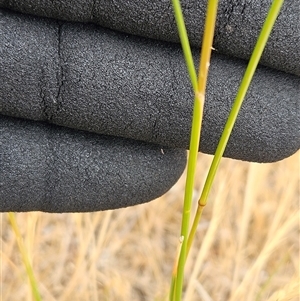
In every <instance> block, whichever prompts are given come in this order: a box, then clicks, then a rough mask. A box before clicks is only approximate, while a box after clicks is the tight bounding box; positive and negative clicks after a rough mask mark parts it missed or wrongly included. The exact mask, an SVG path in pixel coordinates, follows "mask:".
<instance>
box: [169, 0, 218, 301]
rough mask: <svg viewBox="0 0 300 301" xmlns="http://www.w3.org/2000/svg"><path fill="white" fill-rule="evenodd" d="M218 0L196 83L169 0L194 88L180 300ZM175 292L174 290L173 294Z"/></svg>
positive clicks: (177, 282)
mask: <svg viewBox="0 0 300 301" xmlns="http://www.w3.org/2000/svg"><path fill="white" fill-rule="evenodd" d="M217 6H218V0H210V1H209V3H208V7H207V18H206V23H205V32H204V35H203V47H202V51H201V62H200V69H199V78H198V80H199V81H198V84H197V81H196V82H195V74H196V72H195V71H194V64H193V59H192V55H191V50H190V46H189V43H188V38H187V33H186V29H185V25H184V21H183V16H182V11H181V8H180V3H179V1H178V0H173V7H174V13H175V18H176V22H177V26H178V31H179V35H180V40H181V43H182V48H183V51H184V55H185V59H186V64H187V67H188V69H189V70H190V71H189V73H190V77H191V81H192V85H193V88H194V91H195V100H194V108H193V119H192V129H191V138H190V148H189V149H190V152H189V159H188V164H187V178H186V187H185V195H184V208H183V213H182V224H181V250H180V256H179V261H178V266H177V272H176V274H175V275H174V277H173V278H174V280H173V278H172V285H171V293H170V298H171V299H170V300H172V301H173V297H174V300H176V301H179V300H181V295H182V286H183V278H184V266H185V261H186V254H187V237H188V232H189V223H190V213H191V204H192V197H193V187H194V178H195V172H196V165H197V156H198V150H199V141H200V133H201V123H202V115H203V107H204V99H205V97H204V95H205V88H206V81H207V74H208V68H209V61H210V55H211V49H212V40H213V35H214V28H215V20H216V14H217ZM174 291H175V293H174Z"/></svg>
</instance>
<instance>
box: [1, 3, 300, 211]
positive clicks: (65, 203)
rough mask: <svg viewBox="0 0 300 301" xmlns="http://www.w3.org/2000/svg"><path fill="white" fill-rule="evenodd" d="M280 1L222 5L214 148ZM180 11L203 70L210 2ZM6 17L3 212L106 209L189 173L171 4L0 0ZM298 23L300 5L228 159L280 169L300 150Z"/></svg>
mask: <svg viewBox="0 0 300 301" xmlns="http://www.w3.org/2000/svg"><path fill="white" fill-rule="evenodd" d="M269 5H270V1H267V0H265V1H259V2H251V3H244V2H239V1H237V2H236V3H233V2H232V1H222V2H221V3H220V7H219V15H218V20H217V28H216V35H215V40H214V47H215V48H216V49H217V51H215V53H214V55H213V57H212V61H211V66H210V70H209V71H210V73H209V81H208V87H207V97H206V103H205V108H204V120H203V128H202V136H201V151H203V152H206V153H210V154H212V153H214V151H215V148H216V145H217V142H218V140H219V137H220V135H221V132H222V130H223V127H224V124H225V121H226V118H227V116H228V113H229V111H230V108H231V105H232V102H233V100H234V97H235V95H236V92H237V88H238V86H239V84H240V81H241V78H242V75H243V72H244V70H245V67H246V60H247V59H248V58H249V57H250V54H251V52H252V49H253V47H254V44H255V41H256V39H257V37H258V34H259V31H260V28H261V26H262V23H263V21H264V19H265V16H266V13H267V10H268V8H269ZM182 6H183V10H184V15H185V17H186V23H187V28H188V32H189V34H190V39H191V42H192V45H193V46H194V47H195V51H194V54H195V60H196V62H197V57H198V53H199V49H198V48H199V43H200V41H201V38H202V36H201V35H202V30H203V23H204V15H205V9H206V1H198V0H197V1H196V0H190V1H188V0H186V1H182ZM0 8H6V9H9V10H6V9H2V10H1V15H0V16H1V17H0V18H1V19H0V24H1V25H0V26H1V27H0V35H1V39H0V43H1V44H0V45H1V48H0V51H1V57H0V68H1V73H0V81H1V87H0V102H1V113H2V114H3V115H2V116H1V124H2V128H1V130H2V134H1V142H2V146H1V148H2V149H1V165H2V166H1V167H3V168H1V169H2V178H3V181H2V188H1V194H0V200H1V203H0V211H30V210H42V211H49V212H73V211H79V212H80V211H95V210H104V209H111V208H119V207H124V206H129V205H134V204H138V203H143V202H146V201H149V200H151V199H153V198H155V197H157V196H159V195H161V194H163V193H164V192H165V191H167V190H168V189H169V188H170V187H171V186H172V185H173V184H174V183H175V181H176V180H177V179H178V177H179V176H180V174H181V172H182V171H183V168H184V165H185V152H184V150H182V148H187V147H188V143H189V131H190V123H191V114H192V101H193V92H192V89H191V85H190V83H189V79H188V76H187V71H186V67H185V63H184V60H183V56H182V52H181V47H180V45H179V44H178V43H176V42H178V35H177V29H176V25H175V22H174V18H173V11H172V7H171V4H170V3H169V2H168V1H158V0H157V1H142V0H139V1H128V2H127V1H125V0H123V1H122V0H120V1H119V2H118V5H116V4H115V1H112V0H106V1H103V0H102V1H90V2H89V1H78V0H76V1H75V0H74V1H50V0H48V1H47V0H45V1H43V3H42V4H41V2H40V1H35V0H31V1H30V0H27V1H26V0H24V1H20V0H18V1H5V0H0ZM13 11H15V12H13ZM16 11H17V12H18V13H17V12H16ZM30 14H33V15H36V16H42V17H48V18H41V17H35V16H32V15H30ZM299 14H300V7H299V3H298V0H292V1H286V3H285V4H284V6H283V8H282V11H281V14H280V16H279V18H278V20H277V23H276V26H275V28H274V30H273V32H272V35H271V37H270V40H269V43H268V45H267V48H266V50H265V52H264V56H263V58H262V61H261V63H262V65H261V66H260V67H259V68H258V70H257V73H256V75H255V78H254V80H253V82H252V84H251V87H250V90H249V92H248V94H247V97H246V99H245V102H244V104H243V107H242V110H241V112H240V114H239V117H238V120H237V123H236V126H235V128H234V130H233V133H232V136H231V138H230V141H229V144H228V146H227V149H226V152H225V156H228V157H231V158H235V159H241V160H248V161H256V162H272V161H276V160H281V159H283V158H285V157H287V156H290V155H291V154H293V153H294V152H295V151H297V150H298V149H299V145H300V137H299V124H300V118H299V102H300V100H299V95H300V79H299V77H300V53H299V48H300V36H299V30H298V28H299ZM67 21H76V22H79V23H71V22H67ZM87 22H89V23H95V24H94V25H93V24H86V23H87ZM99 25H100V26H99ZM114 30H116V31H114ZM121 32H123V33H121ZM197 64H198V63H197ZM4 115H6V116H4ZM7 116H10V117H7ZM12 117H14V118H12ZM16 117H17V118H23V119H17V118H16ZM25 119H27V120H25ZM29 119H31V120H35V122H33V121H29ZM37 121H39V122H37ZM42 121H46V122H47V123H48V124H45V123H41V122H42ZM51 124H56V125H59V126H63V127H58V126H55V125H51ZM67 128H73V129H75V130H71V129H67ZM78 130H83V131H78ZM88 132H94V133H95V134H92V133H88ZM99 134H102V135H103V134H104V135H109V136H101V135H99ZM116 137H122V138H116ZM124 138H126V139H124ZM151 143H156V144H159V145H161V146H158V145H153V144H151ZM174 148H177V149H174Z"/></svg>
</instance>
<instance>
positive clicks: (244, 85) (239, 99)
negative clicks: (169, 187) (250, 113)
mask: <svg viewBox="0 0 300 301" xmlns="http://www.w3.org/2000/svg"><path fill="white" fill-rule="evenodd" d="M283 2H284V0H274V1H273V3H272V5H271V7H270V9H269V12H268V15H267V18H266V20H265V23H264V25H263V28H262V30H261V33H260V35H259V38H258V40H257V43H256V45H255V48H254V51H253V53H252V55H251V58H250V61H249V64H248V66H247V69H246V71H245V74H244V77H243V80H242V82H241V85H240V87H239V90H238V93H237V96H236V98H235V101H234V103H233V107H232V109H231V111H230V114H229V117H228V119H227V122H226V125H225V128H224V130H223V133H222V135H221V139H220V141H219V144H218V147H217V150H216V153H215V156H214V159H213V161H212V164H211V167H210V169H209V172H208V175H207V178H206V181H205V184H204V188H203V191H202V194H201V196H200V199H199V201H198V206H199V207H200V208H198V210H197V214H196V216H195V219H194V222H193V225H192V228H191V232H190V235H189V238H188V247H187V249H188V251H189V250H190V248H191V244H192V242H193V240H194V237H195V234H196V230H197V226H198V224H199V221H200V218H201V213H202V208H203V207H204V206H205V205H206V203H207V198H208V195H209V192H210V189H211V186H212V183H213V181H214V178H215V175H216V172H217V169H218V167H219V164H220V161H221V158H222V156H223V154H224V151H225V148H226V145H227V142H228V140H229V137H230V134H231V131H232V129H233V126H234V123H235V121H236V118H237V116H238V113H239V110H240V108H241V105H242V103H243V100H244V98H245V95H246V93H247V90H248V88H249V86H250V83H251V80H252V78H253V75H254V72H255V70H256V67H257V65H258V63H259V60H260V57H261V55H262V53H263V50H264V48H265V45H266V43H267V40H268V38H269V36H270V33H271V31H272V28H273V25H274V23H275V21H276V19H277V16H278V14H279V12H280V9H281V6H282V4H283Z"/></svg>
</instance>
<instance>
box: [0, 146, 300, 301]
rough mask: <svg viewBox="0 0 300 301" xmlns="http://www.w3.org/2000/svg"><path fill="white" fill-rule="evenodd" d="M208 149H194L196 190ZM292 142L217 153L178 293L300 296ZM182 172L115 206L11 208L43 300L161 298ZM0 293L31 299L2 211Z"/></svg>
mask: <svg viewBox="0 0 300 301" xmlns="http://www.w3.org/2000/svg"><path fill="white" fill-rule="evenodd" d="M210 160H211V157H210V156H206V155H200V158H199V163H198V169H197V180H196V187H195V197H198V196H199V190H200V188H201V187H202V185H203V180H204V177H205V175H206V173H207V169H208V166H209V162H210ZM299 168H300V167H299V152H298V154H296V155H294V156H292V157H290V158H288V159H286V160H283V161H281V162H278V163H275V164H254V163H251V164H250V163H246V162H240V161H235V160H229V159H223V161H222V164H221V167H220V170H219V172H218V174H217V179H216V182H215V184H214V186H213V191H212V194H211V196H210V198H209V203H208V205H207V207H206V208H205V210H204V214H203V217H202V221H201V223H200V225H199V227H198V233H197V237H196V241H195V243H194V245H193V249H192V251H191V254H190V257H189V259H188V262H187V266H186V284H185V294H184V301H192V300H203V301H211V300H220V301H222V300H224V301H227V300H229V301H240V300H244V301H253V300H267V301H279V300H280V301H297V300H299ZM184 181H185V178H184V177H182V178H181V179H180V180H179V182H178V183H177V184H176V185H175V186H174V187H173V188H172V189H171V190H170V191H169V192H168V193H167V194H166V195H164V196H163V197H161V198H159V199H157V200H155V201H153V202H151V203H149V204H144V205H140V206H135V207H131V208H125V209H119V210H116V211H107V212H96V213H85V214H47V213H40V212H34V213H26V214H25V213H22V214H20V213H19V214H17V222H18V225H19V227H20V230H21V232H22V236H23V238H24V242H25V244H26V246H27V248H28V252H29V255H30V258H31V260H32V263H33V268H34V271H35V275H36V278H37V280H38V283H39V289H40V291H41V295H42V297H43V300H47V301H54V300H59V301H65V300H72V301H73V300H74V301H75V300H93V301H94V300H95V301H97V300H99V301H100V300H109V301H110V300H118V301H120V300H124V301H127V300H155V301H159V300H167V298H166V296H167V294H168V289H169V284H170V277H171V270H172V265H173V260H174V257H175V253H176V249H177V246H178V241H179V240H178V238H179V232H180V223H181V210H182V198H183V189H184ZM1 218H2V247H1V249H2V253H1V256H2V266H1V270H2V300H3V301H8V300H9V301H11V300H19V301H22V300H32V298H31V293H30V287H29V285H28V281H27V277H26V273H25V270H24V266H23V264H22V261H21V258H20V253H19V250H18V247H17V243H16V238H15V236H14V234H13V231H12V229H11V227H10V224H9V222H8V218H7V214H2V217H1Z"/></svg>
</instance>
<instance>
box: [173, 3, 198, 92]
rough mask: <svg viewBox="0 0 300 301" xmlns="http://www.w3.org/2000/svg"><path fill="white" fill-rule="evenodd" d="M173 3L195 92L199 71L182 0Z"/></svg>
mask: <svg viewBox="0 0 300 301" xmlns="http://www.w3.org/2000/svg"><path fill="white" fill-rule="evenodd" d="M172 5H173V10H174V16H175V20H176V24H177V28H178V34H179V38H180V42H181V47H182V50H183V55H184V58H185V62H186V66H187V69H188V73H189V76H190V80H191V83H192V87H193V90H194V92H196V91H198V85H197V73H196V69H195V65H194V60H193V56H192V51H191V47H190V42H189V38H188V35H187V31H186V27H185V23H184V17H183V14H182V9H181V6H180V0H172Z"/></svg>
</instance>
